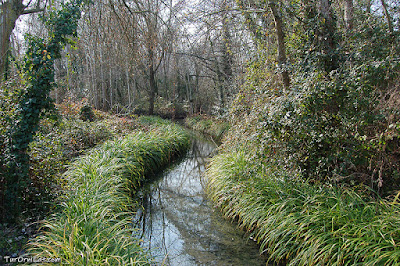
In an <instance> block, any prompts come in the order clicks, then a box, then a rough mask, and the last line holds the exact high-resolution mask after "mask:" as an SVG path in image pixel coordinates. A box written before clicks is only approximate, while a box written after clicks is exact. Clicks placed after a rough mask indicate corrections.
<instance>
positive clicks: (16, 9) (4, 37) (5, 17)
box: [0, 0, 24, 75]
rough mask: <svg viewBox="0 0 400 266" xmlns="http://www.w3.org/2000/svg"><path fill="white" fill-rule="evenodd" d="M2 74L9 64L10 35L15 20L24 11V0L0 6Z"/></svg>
mask: <svg viewBox="0 0 400 266" xmlns="http://www.w3.org/2000/svg"><path fill="white" fill-rule="evenodd" d="M0 10H1V14H0V74H1V75H3V74H4V71H5V68H6V65H7V60H8V58H7V55H8V50H9V48H10V36H11V33H12V31H13V29H14V27H15V22H16V21H17V19H18V17H19V16H20V15H21V14H22V12H23V11H24V6H23V5H22V0H10V1H6V2H5V3H3V4H2V5H1V6H0Z"/></svg>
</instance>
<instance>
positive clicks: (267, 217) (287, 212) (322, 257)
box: [207, 152, 400, 265]
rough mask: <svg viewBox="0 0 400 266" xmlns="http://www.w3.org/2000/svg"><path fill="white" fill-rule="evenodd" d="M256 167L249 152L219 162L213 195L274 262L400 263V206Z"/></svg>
mask: <svg viewBox="0 0 400 266" xmlns="http://www.w3.org/2000/svg"><path fill="white" fill-rule="evenodd" d="M253 163H254V162H252V161H251V160H250V159H248V158H247V157H246V152H234V153H229V154H228V153H223V154H220V155H218V156H216V157H214V158H213V159H212V163H211V166H210V167H209V169H208V171H207V175H208V178H209V186H208V192H209V194H210V197H211V199H212V200H213V201H214V202H215V203H216V204H217V205H218V206H219V207H220V209H221V210H222V211H223V213H224V214H225V215H226V216H227V217H230V218H235V219H237V220H238V222H239V224H240V226H241V227H242V228H246V229H248V230H249V231H251V232H252V235H253V237H254V238H255V239H256V240H257V242H258V243H259V244H260V246H261V249H260V251H261V252H264V253H265V254H267V255H268V256H269V258H270V260H271V261H276V262H282V261H287V262H288V264H289V265H397V264H399V263H400V247H399V243H400V205H399V204H398V203H397V202H388V201H385V200H377V201H371V200H367V199H366V198H363V197H362V196H360V195H358V194H357V193H355V192H354V191H352V190H349V189H344V188H334V187H324V186H315V185H311V184H309V183H308V182H305V181H302V180H298V179H296V178H291V177H289V176H287V175H285V172H284V171H282V170H280V169H278V168H277V167H276V168H275V169H273V171H272V170H265V169H267V168H262V167H259V168H258V169H256V170H254V171H250V170H249V169H254V167H253V166H252V164H253ZM271 167H274V166H271ZM262 169H264V170H262Z"/></svg>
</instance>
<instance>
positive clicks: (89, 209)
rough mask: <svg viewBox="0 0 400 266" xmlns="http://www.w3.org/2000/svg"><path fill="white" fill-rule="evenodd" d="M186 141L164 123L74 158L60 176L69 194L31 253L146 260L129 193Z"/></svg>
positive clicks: (93, 260)
mask: <svg viewBox="0 0 400 266" xmlns="http://www.w3.org/2000/svg"><path fill="white" fill-rule="evenodd" d="M188 145H189V138H188V135H187V134H186V133H185V132H184V131H183V130H182V129H181V128H179V127H178V126H175V125H164V126H162V127H159V128H158V129H153V130H151V131H149V132H138V133H135V134H132V135H129V136H127V137H125V138H123V139H120V140H116V141H110V142H106V143H105V144H104V145H102V146H101V147H99V148H97V149H95V150H93V151H92V152H90V153H89V154H87V155H86V156H83V157H81V158H79V159H78V160H77V161H76V162H75V163H73V164H72V165H71V167H70V169H69V170H68V171H67V172H66V173H65V174H64V176H63V177H64V178H65V179H66V184H67V185H66V189H68V193H67V194H66V196H65V197H64V199H62V200H61V202H62V203H61V205H60V212H59V213H57V214H55V215H54V216H53V217H52V218H51V219H49V220H47V221H45V222H44V230H43V231H44V233H43V234H42V235H40V236H39V237H37V238H36V239H34V240H33V241H32V242H31V243H30V252H31V254H32V255H35V256H39V257H52V258H61V259H62V263H64V264H68V265H137V264H149V258H148V257H147V255H146V254H145V252H144V251H143V250H142V249H141V248H140V246H139V241H140V240H138V239H137V238H135V237H134V236H135V229H134V227H133V225H132V223H131V219H132V217H133V215H132V213H131V211H130V209H131V208H132V205H133V202H132V199H131V198H130V194H131V193H132V192H134V191H135V189H136V188H138V187H139V186H140V182H141V181H142V180H143V179H144V178H145V177H146V175H148V174H150V173H152V172H155V171H158V170H159V169H160V168H161V167H163V166H165V165H166V164H168V163H169V162H170V161H171V159H172V158H174V157H175V156H177V155H179V154H180V153H184V152H185V151H186V149H187V147H188Z"/></svg>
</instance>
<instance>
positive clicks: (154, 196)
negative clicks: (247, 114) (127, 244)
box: [135, 139, 215, 264]
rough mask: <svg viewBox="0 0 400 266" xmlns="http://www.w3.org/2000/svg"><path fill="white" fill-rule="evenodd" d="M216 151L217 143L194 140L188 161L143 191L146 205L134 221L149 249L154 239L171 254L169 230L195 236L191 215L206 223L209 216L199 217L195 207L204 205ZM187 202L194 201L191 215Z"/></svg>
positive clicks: (164, 252) (160, 247)
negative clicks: (207, 173)
mask: <svg viewBox="0 0 400 266" xmlns="http://www.w3.org/2000/svg"><path fill="white" fill-rule="evenodd" d="M214 150H215V145H213V144H210V143H206V142H204V141H199V140H197V139H193V140H192V147H191V149H190V151H189V153H188V155H187V156H186V158H185V160H183V161H182V162H181V163H180V164H179V165H177V166H176V167H175V168H174V169H172V170H170V171H168V172H167V173H166V174H164V175H163V176H162V177H161V179H160V180H159V181H158V182H157V181H156V182H154V183H153V184H152V185H151V186H150V189H149V191H147V192H145V193H143V195H142V197H141V198H140V202H139V203H140V205H141V206H143V208H141V209H140V210H138V212H137V215H136V218H135V220H136V223H137V224H138V225H139V227H140V228H141V229H142V235H141V237H142V238H145V239H146V242H148V243H147V244H148V248H149V249H151V248H152V240H153V238H155V242H157V243H158V246H157V248H158V249H161V250H159V251H158V252H161V253H162V254H169V252H170V250H169V246H171V243H167V242H168V241H167V240H169V241H170V240H171V239H167V238H168V237H169V236H166V231H167V230H168V235H171V234H175V235H176V236H178V237H179V238H180V239H189V238H192V237H193V233H195V234H196V232H195V231H197V230H195V231H194V230H193V229H194V228H193V226H191V225H190V224H191V222H190V219H191V218H190V216H192V219H193V216H194V217H196V218H195V219H196V220H198V219H197V218H201V222H202V227H204V226H205V224H204V222H206V221H204V218H206V217H200V216H202V214H201V213H196V212H197V211H198V210H196V207H195V206H196V205H197V204H199V205H203V204H204V200H205V199H204V198H203V197H202V194H203V187H204V185H205V182H204V179H203V178H202V173H203V172H204V169H205V164H206V162H207V159H208V158H209V157H210V156H212V153H213V152H214ZM199 201H200V202H199ZM188 202H189V203H190V202H192V203H193V204H194V205H193V206H192V207H194V208H193V209H191V211H189V212H191V213H190V214H189V216H187V215H185V214H188V213H187V210H186V211H185V210H184V209H185V208H187V207H188V206H187V204H188ZM171 230H172V231H171ZM197 234H198V233H197ZM178 240H179V239H177V241H178ZM172 246H174V245H173V243H172ZM153 248H154V247H153ZM168 261H169V257H166V261H165V262H166V263H167V264H169V263H168Z"/></svg>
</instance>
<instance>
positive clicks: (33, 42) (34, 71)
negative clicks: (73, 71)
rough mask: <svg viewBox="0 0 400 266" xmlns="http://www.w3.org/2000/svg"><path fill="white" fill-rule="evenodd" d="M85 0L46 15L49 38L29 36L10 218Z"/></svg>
mask: <svg viewBox="0 0 400 266" xmlns="http://www.w3.org/2000/svg"><path fill="white" fill-rule="evenodd" d="M82 1H83V0H75V1H72V2H69V3H67V4H63V5H62V9H61V10H59V11H53V12H51V13H50V14H49V15H48V17H46V19H45V21H46V25H47V27H48V29H49V32H50V34H49V35H50V37H48V38H47V39H43V38H39V37H34V36H28V37H27V38H28V39H27V40H28V49H27V53H26V55H25V60H24V61H25V67H24V71H25V74H26V76H27V77H28V80H29V83H28V86H27V88H26V92H25V93H24V94H23V95H22V96H21V98H20V102H19V104H18V110H17V111H16V120H17V121H16V123H15V125H14V126H13V128H12V129H11V134H10V135H11V147H10V155H9V158H8V160H9V162H8V173H7V175H6V179H5V180H6V185H5V188H6V191H5V203H6V206H7V208H9V210H10V213H9V214H8V215H7V216H8V217H7V218H8V219H9V220H15V219H16V218H17V217H18V216H19V215H21V211H22V201H23V195H24V191H25V190H26V189H27V186H28V182H29V181H28V180H29V155H28V147H29V143H30V142H31V141H32V140H33V136H34V134H35V133H36V131H37V129H38V125H39V121H40V119H41V116H42V112H43V111H44V110H49V109H51V108H52V107H53V103H52V100H51V99H50V91H51V89H52V88H53V85H54V60H55V59H57V58H60V57H61V50H62V47H63V45H65V44H67V43H69V42H70V37H76V36H77V26H78V20H79V19H80V16H81V9H80V8H81V4H82Z"/></svg>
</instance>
